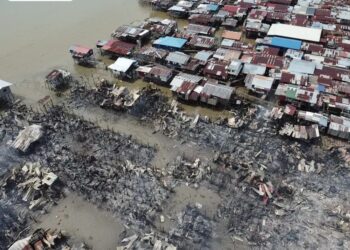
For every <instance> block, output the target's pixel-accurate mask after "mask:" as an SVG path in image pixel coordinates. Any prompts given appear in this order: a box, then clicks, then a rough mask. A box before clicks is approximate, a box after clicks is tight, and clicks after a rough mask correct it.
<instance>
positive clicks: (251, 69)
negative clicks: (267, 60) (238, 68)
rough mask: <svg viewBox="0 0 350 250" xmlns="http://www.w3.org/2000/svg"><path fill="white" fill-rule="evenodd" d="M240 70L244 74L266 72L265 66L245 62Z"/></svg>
mask: <svg viewBox="0 0 350 250" xmlns="http://www.w3.org/2000/svg"><path fill="white" fill-rule="evenodd" d="M242 72H243V73H244V74H252V75H264V74H265V72H266V67H265V66H262V65H256V64H251V63H246V64H244V67H243V71H242Z"/></svg>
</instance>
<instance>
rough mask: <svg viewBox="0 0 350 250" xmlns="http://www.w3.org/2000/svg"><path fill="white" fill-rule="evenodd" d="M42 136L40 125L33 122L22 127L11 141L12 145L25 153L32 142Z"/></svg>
mask: <svg viewBox="0 0 350 250" xmlns="http://www.w3.org/2000/svg"><path fill="white" fill-rule="evenodd" d="M42 136H43V131H42V127H41V126H40V125H36V124H33V125H31V126H28V127H26V128H24V129H23V130H22V131H21V132H20V133H19V134H18V136H17V137H16V139H15V141H14V142H13V143H12V145H11V146H12V147H13V148H15V149H17V150H20V151H21V152H23V153H26V152H27V151H28V149H29V147H30V145H32V143H34V142H36V141H38V140H39V139H40V138H41V137H42Z"/></svg>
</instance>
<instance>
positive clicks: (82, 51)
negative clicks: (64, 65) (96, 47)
mask: <svg viewBox="0 0 350 250" xmlns="http://www.w3.org/2000/svg"><path fill="white" fill-rule="evenodd" d="M69 52H70V53H71V54H73V56H75V57H84V56H89V55H92V54H93V50H92V48H88V47H85V46H82V45H72V46H71V47H70V48H69Z"/></svg>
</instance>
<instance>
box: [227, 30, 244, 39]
mask: <svg viewBox="0 0 350 250" xmlns="http://www.w3.org/2000/svg"><path fill="white" fill-rule="evenodd" d="M241 36H242V32H235V31H229V30H224V32H223V33H222V38H226V39H231V40H236V41H239V40H241Z"/></svg>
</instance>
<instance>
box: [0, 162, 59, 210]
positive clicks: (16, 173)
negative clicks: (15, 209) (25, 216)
mask: <svg viewBox="0 0 350 250" xmlns="http://www.w3.org/2000/svg"><path fill="white" fill-rule="evenodd" d="M57 179H58V176H57V175H55V174H54V173H52V172H50V171H49V170H48V169H47V168H42V167H41V165H40V164H39V163H26V164H25V165H24V166H23V167H22V168H14V169H12V171H8V173H7V174H4V175H3V176H2V179H1V180H0V184H1V185H0V188H1V191H2V192H3V198H6V197H9V198H11V197H21V200H22V201H23V202H24V203H25V204H27V206H28V207H29V209H30V210H35V209H37V208H42V207H45V206H46V205H47V204H49V203H51V204H52V203H54V202H56V201H57V200H59V199H60V198H61V192H60V188H59V186H58V185H54V184H57Z"/></svg>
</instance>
